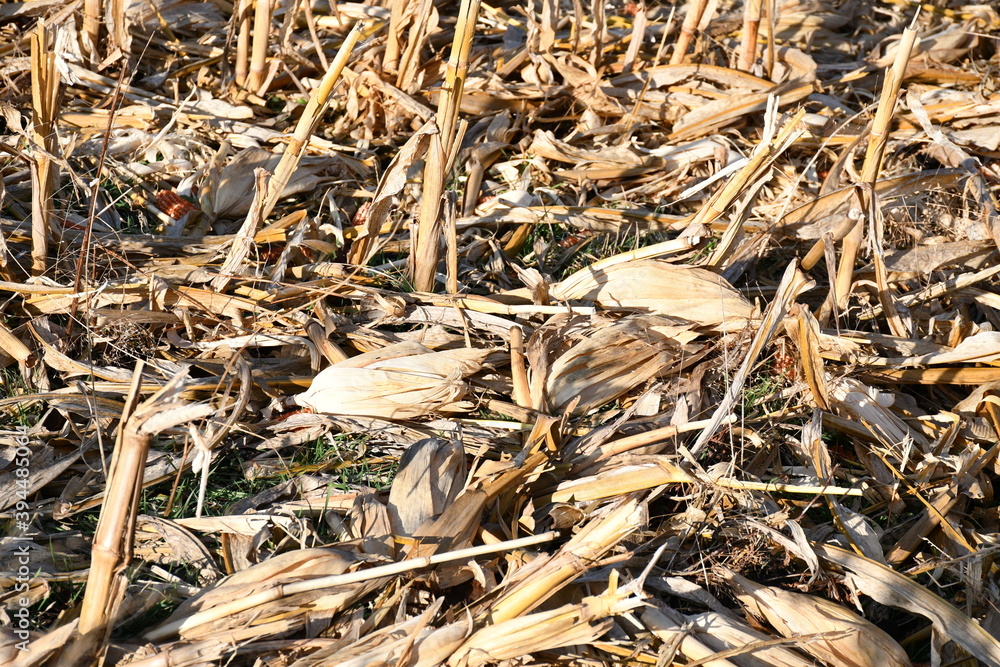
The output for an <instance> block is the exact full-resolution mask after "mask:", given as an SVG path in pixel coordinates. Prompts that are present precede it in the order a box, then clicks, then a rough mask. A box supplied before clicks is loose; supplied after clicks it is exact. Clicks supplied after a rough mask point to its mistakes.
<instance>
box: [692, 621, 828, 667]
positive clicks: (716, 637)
mask: <svg viewBox="0 0 1000 667" xmlns="http://www.w3.org/2000/svg"><path fill="white" fill-rule="evenodd" d="M686 620H687V622H688V623H690V625H691V628H692V629H693V630H694V631H695V636H696V637H697V638H698V639H699V640H701V641H702V642H703V643H705V644H707V645H708V646H710V647H711V648H713V649H715V650H716V651H726V650H729V649H732V648H735V647H745V648H747V651H746V652H745V653H740V654H739V655H738V656H733V657H732V661H733V662H735V663H736V664H738V665H742V666H743V667H811V665H813V664H814V663H813V662H812V661H811V660H807V659H806V658H804V657H802V656H801V655H799V654H798V653H796V652H795V651H792V650H791V649H788V648H785V647H783V646H768V645H767V644H765V643H764V642H767V641H768V637H767V635H764V634H762V633H760V632H757V631H756V630H754V629H753V628H751V627H750V626H749V625H747V624H745V623H741V622H740V621H738V620H736V619H735V618H730V617H729V616H723V615H722V614H718V613H716V612H706V613H704V614H696V615H694V616H688V617H687V619H686ZM758 642H760V643H761V645H760V646H759V647H758V648H752V647H751V646H750V645H751V644H755V643H758Z"/></svg>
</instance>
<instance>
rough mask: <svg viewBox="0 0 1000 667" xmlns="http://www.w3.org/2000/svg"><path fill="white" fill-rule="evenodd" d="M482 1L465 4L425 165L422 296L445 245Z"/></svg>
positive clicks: (416, 257)
mask: <svg viewBox="0 0 1000 667" xmlns="http://www.w3.org/2000/svg"><path fill="white" fill-rule="evenodd" d="M479 4H480V0H462V6H461V8H460V9H459V14H458V23H457V24H456V27H455V39H454V41H453V42H452V45H451V57H449V58H448V69H447V70H446V71H445V80H444V88H443V90H442V91H441V97H440V98H439V99H438V110H437V126H438V134H437V135H435V136H434V137H432V138H431V145H430V150H429V151H428V153H427V161H426V162H425V163H424V185H423V194H422V199H421V201H420V218H419V222H418V223H417V242H416V247H415V251H414V254H413V256H412V258H411V259H412V261H413V265H412V267H411V271H412V273H413V286H414V287H415V288H416V289H417V290H418V291H421V292H430V291H432V290H433V289H434V276H435V274H436V273H437V265H438V257H439V256H440V241H441V220H440V213H441V194H442V193H443V192H444V181H445V178H446V177H447V171H448V168H449V163H450V162H451V160H450V156H451V155H453V154H454V149H455V148H456V146H455V143H456V135H457V132H456V131H457V128H458V111H459V108H460V106H461V102H462V93H463V91H464V90H465V79H466V77H467V75H468V72H469V53H470V51H471V50H472V37H473V35H474V34H475V31H476V20H477V19H478V17H479Z"/></svg>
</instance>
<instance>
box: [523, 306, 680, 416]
mask: <svg viewBox="0 0 1000 667" xmlns="http://www.w3.org/2000/svg"><path fill="white" fill-rule="evenodd" d="M545 333H546V332H545V331H539V332H538V333H536V335H535V337H534V338H533V340H531V341H529V345H530V346H534V345H539V344H542V339H543V338H544V337H545V336H544V334H545ZM557 335H561V338H560V339H559V340H557V341H556V344H557V345H558V346H559V348H560V349H562V350H563V351H562V353H561V354H559V356H558V357H556V358H555V360H554V361H552V362H551V365H550V367H549V368H548V373H547V375H546V377H545V395H546V398H547V401H548V403H547V404H548V406H549V408H550V409H551V410H553V411H554V412H562V411H563V410H564V409H566V408H567V407H569V405H570V404H571V403H572V402H573V401H574V400H575V399H577V398H579V402H578V403H577V404H576V407H575V408H574V412H575V413H577V414H582V413H586V412H589V411H590V410H593V409H594V408H597V407H600V406H602V405H605V404H606V403H609V402H611V401H613V400H615V399H616V398H618V397H620V396H622V395H624V394H626V393H628V392H629V391H631V390H632V389H635V388H636V387H638V386H639V385H640V384H642V383H643V382H645V381H646V380H648V379H650V378H651V377H654V376H655V375H657V374H658V373H661V372H663V371H664V370H666V369H667V368H668V367H669V366H670V365H671V363H672V362H673V361H674V360H676V359H677V358H679V357H680V355H681V353H682V352H684V351H687V352H689V353H690V352H693V350H685V343H687V342H689V341H691V340H692V339H693V338H695V337H696V336H697V334H696V333H695V332H693V331H691V330H690V327H689V326H677V325H676V324H674V323H673V322H671V321H670V320H667V319H665V318H662V317H655V316H644V315H633V316H628V317H625V318H622V319H621V320H618V321H617V322H614V323H612V324H608V323H607V322H606V320H604V319H603V318H593V319H592V320H584V321H577V322H575V323H567V325H566V326H565V327H561V331H559V333H558V334H557ZM532 370H533V371H534V372H537V371H535V369H532ZM535 382H536V380H535V379H534V378H532V380H531V384H532V386H534V384H535Z"/></svg>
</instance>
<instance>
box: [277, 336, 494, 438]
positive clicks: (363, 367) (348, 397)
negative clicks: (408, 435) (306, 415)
mask: <svg viewBox="0 0 1000 667" xmlns="http://www.w3.org/2000/svg"><path fill="white" fill-rule="evenodd" d="M399 351H404V354H403V355H401V356H395V353H397V352H399ZM489 353H490V351H489V350H476V349H467V348H463V349H457V350H443V351H440V352H434V351H432V350H431V349H430V348H427V347H424V346H423V345H420V344H419V343H400V344H398V345H392V346H390V347H389V348H384V349H382V350H379V351H377V352H374V353H369V354H365V355H361V356H360V357H354V358H352V359H348V360H347V361H343V362H340V363H337V364H334V365H333V366H330V367H329V368H327V369H325V370H323V371H322V372H320V374H319V375H317V376H316V378H315V379H314V380H313V383H312V386H310V387H309V389H308V390H307V391H305V392H303V393H301V394H299V395H298V396H296V397H295V402H296V403H297V404H298V405H301V406H302V407H305V408H310V409H311V410H314V411H315V412H322V413H328V414H336V415H352V416H361V417H383V418H386V419H412V418H413V417H423V416H426V415H429V414H431V413H434V412H438V411H452V412H454V411H462V410H467V409H469V408H470V406H469V405H468V404H465V403H462V402H461V400H462V398H464V397H465V395H466V392H467V390H468V387H467V385H466V383H465V382H464V379H465V378H466V377H468V376H469V375H472V374H473V373H475V372H477V371H479V369H480V368H482V365H483V362H484V361H485V360H486V357H487V355H489Z"/></svg>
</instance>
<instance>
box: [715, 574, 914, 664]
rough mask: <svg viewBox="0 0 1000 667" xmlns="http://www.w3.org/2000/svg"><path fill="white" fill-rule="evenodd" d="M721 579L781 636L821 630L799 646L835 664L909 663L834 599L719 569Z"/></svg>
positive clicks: (884, 637)
mask: <svg viewBox="0 0 1000 667" xmlns="http://www.w3.org/2000/svg"><path fill="white" fill-rule="evenodd" d="M722 576H723V578H724V579H725V580H726V581H727V582H728V583H729V585H730V586H731V587H732V588H733V589H734V591H735V592H736V597H737V598H739V600H740V602H742V603H743V604H744V605H745V606H746V607H747V608H748V609H749V610H750V612H751V613H753V614H754V615H755V616H758V617H760V618H764V619H766V620H767V622H768V623H770V624H771V625H772V626H773V627H774V628H775V629H776V630H777V631H778V632H780V633H781V634H782V635H783V636H785V637H795V636H799V635H820V636H816V637H814V638H813V639H811V640H810V641H803V642H802V644H801V645H800V646H799V648H801V649H802V650H804V651H806V652H808V653H810V654H811V655H813V656H815V657H817V658H819V659H820V660H823V661H825V662H827V663H829V664H831V665H838V666H839V667H872V666H873V665H878V666H879V667H909V665H910V659H909V658H908V657H907V655H906V651H904V650H903V649H902V647H901V646H900V645H899V644H897V643H896V641H895V640H894V639H893V638H892V637H890V636H889V635H888V634H886V633H885V631H883V630H882V629H880V628H878V627H877V626H875V625H874V624H872V623H870V622H869V621H867V620H865V619H863V618H862V617H860V616H858V615H857V614H856V613H854V612H853V611H851V610H850V609H847V608H846V607H843V606H841V605H839V604H837V603H835V602H831V601H830V600H826V599H823V598H819V597H815V596H812V595H804V594H802V593H793V592H791V591H786V590H785V589H783V588H776V587H774V586H762V585H760V584H757V583H754V582H752V581H750V580H749V579H747V578H745V577H742V576H740V575H738V574H736V573H735V572H733V571H732V570H729V569H727V568H723V570H722Z"/></svg>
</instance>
